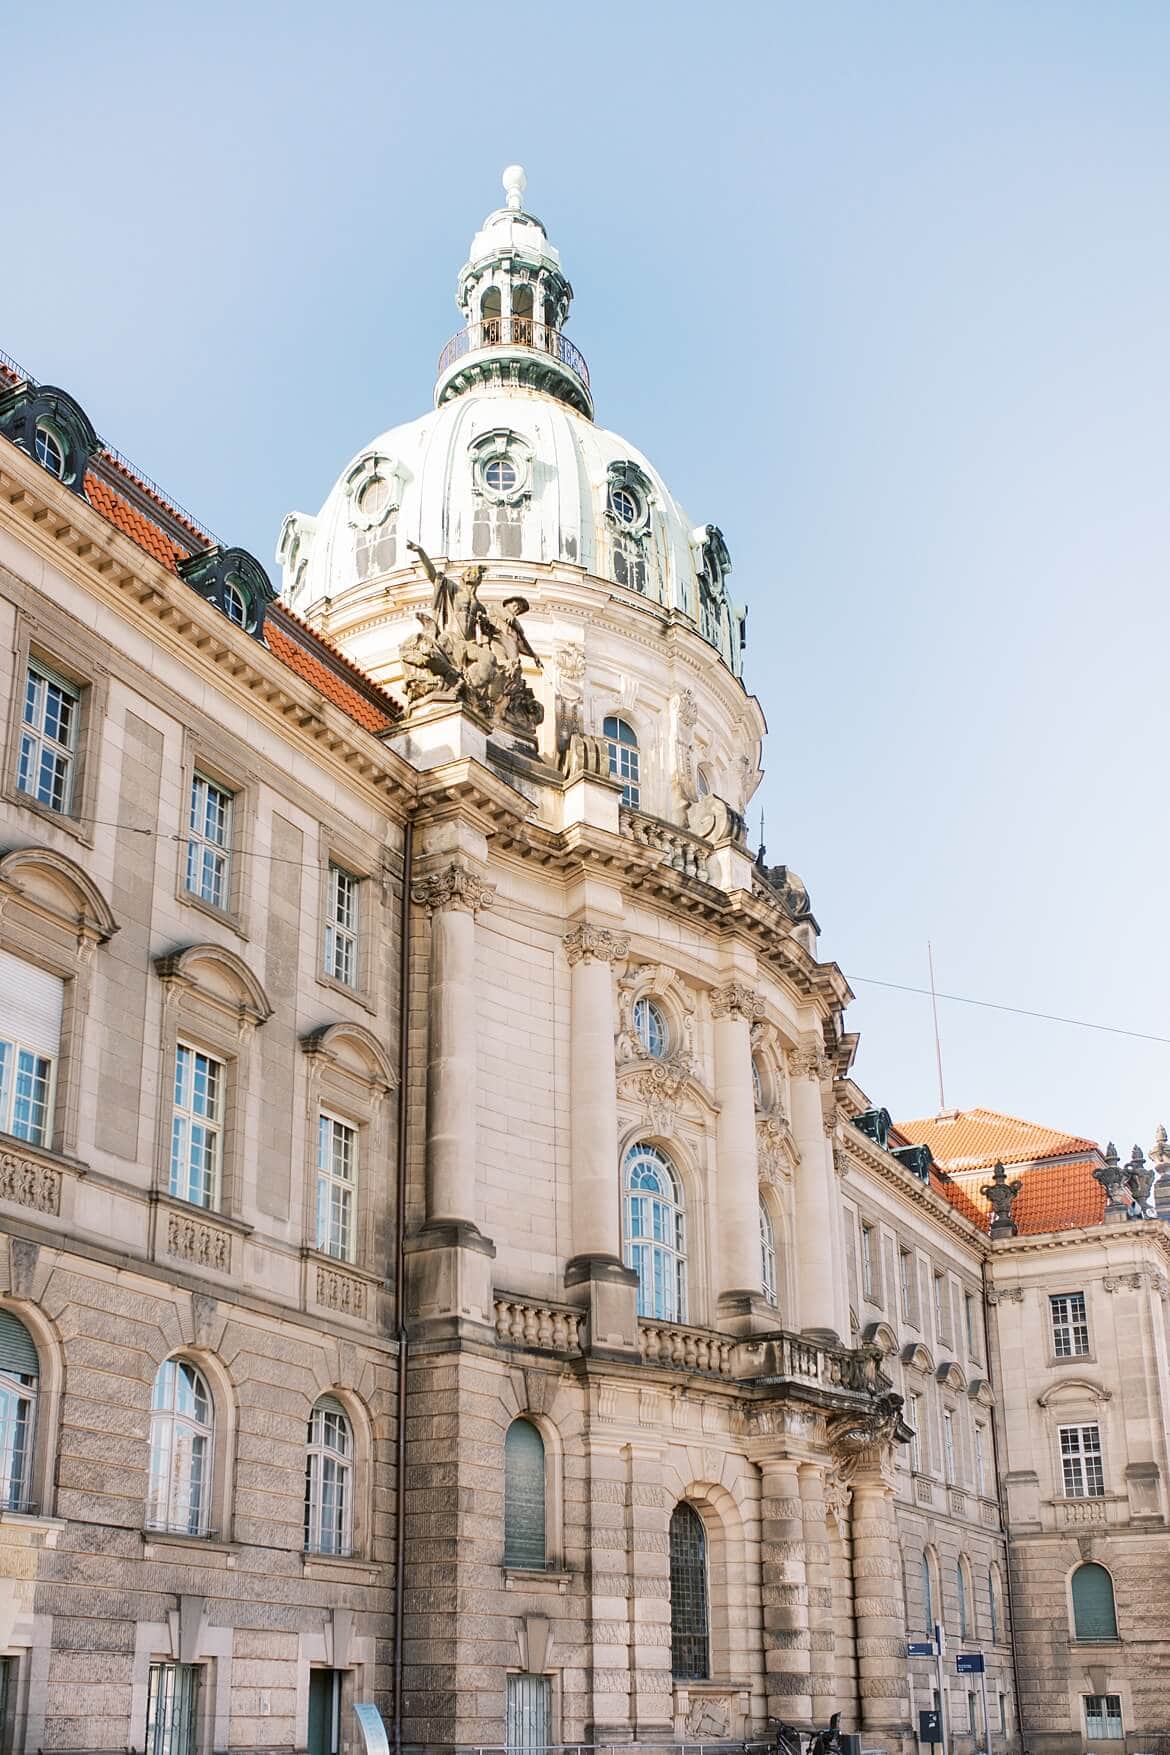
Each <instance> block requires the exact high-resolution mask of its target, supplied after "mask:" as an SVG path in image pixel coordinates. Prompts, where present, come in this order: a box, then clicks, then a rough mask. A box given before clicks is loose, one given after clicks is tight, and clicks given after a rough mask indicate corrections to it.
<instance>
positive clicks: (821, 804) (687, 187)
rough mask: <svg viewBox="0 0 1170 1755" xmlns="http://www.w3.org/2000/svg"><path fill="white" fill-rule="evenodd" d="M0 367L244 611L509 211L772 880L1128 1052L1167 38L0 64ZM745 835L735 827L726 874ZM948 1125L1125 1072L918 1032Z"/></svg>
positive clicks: (1088, 1090)
mask: <svg viewBox="0 0 1170 1755" xmlns="http://www.w3.org/2000/svg"><path fill="white" fill-rule="evenodd" d="M5 39H6V61H7V70H8V74H9V77H8V78H7V80H6V82H5V86H6V116H5V133H6V137H7V140H8V162H9V171H10V175H9V176H8V178H7V179H6V188H5V199H4V227H5V244H6V248H5V251H4V257H5V264H4V273H3V278H2V281H0V347H3V348H5V349H7V350H8V351H9V352H10V353H12V354H14V355H15V356H16V357H17V358H18V359H20V360H22V361H23V362H24V363H25V364H26V365H27V366H28V367H29V368H30V369H31V370H32V371H33V372H34V373H36V374H37V375H38V376H40V377H42V378H45V379H48V380H52V381H56V382H58V383H60V384H63V385H65V386H66V387H68V388H69V389H70V390H72V391H73V392H74V393H75V394H76V395H77V396H78V397H79V398H80V400H81V401H82V403H83V405H84V406H85V407H86V409H87V410H88V412H89V414H90V415H91V417H92V418H93V420H94V422H95V424H96V425H97V427H98V429H99V431H101V432H102V433H103V434H105V435H106V436H107V437H108V438H109V439H110V440H111V441H112V442H113V443H115V444H117V445H118V446H120V447H121V449H122V450H124V451H125V452H127V453H128V454H129V455H130V456H131V457H133V458H134V459H135V461H136V462H138V463H139V465H140V466H141V467H142V468H144V469H146V470H148V471H149V472H150V473H151V474H153V475H154V476H156V477H157V479H159V480H160V481H162V482H164V483H165V484H166V486H167V488H168V489H169V490H170V492H171V493H173V494H174V495H176V496H177V497H178V498H179V499H180V500H181V501H183V502H184V503H185V504H187V505H189V506H190V507H191V508H192V510H194V511H195V512H196V513H197V514H198V515H199V516H200V517H201V518H203V519H204V520H205V521H206V522H207V523H208V524H209V525H210V526H211V527H212V528H213V529H215V530H217V531H219V532H220V533H222V534H223V535H224V537H225V538H226V539H227V540H229V541H234V542H240V543H243V544H244V545H245V546H247V547H249V548H252V549H254V550H255V552H256V553H257V554H258V555H259V556H260V557H261V559H262V560H264V561H266V562H268V561H270V560H271V556H272V549H273V544H274V540H275V536H276V532H277V529H278V527H279V523H280V519H281V517H282V515H283V513H284V512H285V511H286V510H288V509H290V508H292V507H299V508H301V509H305V510H310V511H312V510H315V509H316V508H317V506H318V505H319V504H320V502H321V500H322V498H323V497H324V495H325V493H326V491H327V489H328V487H329V486H330V484H331V482H332V480H333V478H334V476H335V475H336V474H337V472H338V471H339V469H340V467H341V465H342V464H343V462H344V461H345V460H346V459H347V458H348V457H349V456H350V455H351V454H352V453H353V451H354V450H356V449H357V447H358V446H359V445H361V444H362V443H364V442H365V441H366V439H368V438H369V437H370V436H371V435H373V434H374V433H376V432H378V431H380V430H382V429H384V428H385V427H386V426H388V425H391V424H393V423H395V422H397V421H400V420H406V419H409V418H412V417H413V416H415V415H416V414H418V413H421V412H423V411H424V410H425V409H426V408H427V407H428V406H429V401H430V393H431V385H432V378H433V367H434V360H435V356H436V355H437V353H438V350H439V348H440V346H441V344H442V343H443V341H444V340H445V339H446V337H447V335H448V334H449V333H450V332H451V331H452V330H453V329H454V328H455V327H456V312H455V309H454V305H453V297H452V295H453V287H454V280H455V274H456V272H457V270H458V267H459V265H460V263H461V262H462V261H463V260H464V255H465V251H466V247H467V244H468V242H469V240H470V237H471V233H472V231H473V230H474V229H475V227H476V225H477V224H478V222H479V220H480V219H481V217H482V216H483V215H484V214H485V213H486V212H487V211H488V210H489V209H490V208H491V207H493V206H494V205H495V204H496V203H497V200H498V199H499V181H498V178H499V172H500V169H501V167H502V166H503V165H504V164H505V163H507V162H509V161H512V160H519V161H520V162H522V163H523V164H525V165H526V166H527V169H528V174H529V195H528V199H529V205H530V206H531V207H532V208H533V210H534V211H535V212H537V213H539V214H540V215H541V217H542V218H543V219H544V220H545V221H546V223H547V225H548V226H549V229H550V233H551V235H552V237H553V238H554V240H555V241H556V242H557V243H558V245H559V246H560V248H561V250H562V252H563V254H564V257H565V261H566V264H567V267H568V270H569V273H570V275H571V277H572V280H573V283H574V286H575V288H576V292H577V300H576V306H575V311H574V317H573V321H572V333H573V336H574V338H575V339H576V341H577V342H578V344H579V345H580V346H581V347H582V348H583V349H584V352H585V354H586V357H587V358H588V360H589V362H590V366H591V369H592V373H593V381H594V388H595V391H596V394H597V409H598V418H599V419H600V420H601V421H602V422H603V423H604V424H606V425H607V426H611V427H614V428H616V429H617V430H618V431H619V432H623V433H625V434H627V435H628V436H629V437H630V438H631V439H632V440H633V441H635V442H636V443H637V444H638V445H639V446H641V447H642V448H643V449H645V450H646V451H647V452H648V453H649V454H650V455H651V456H652V457H653V458H654V459H655V461H656V462H657V464H658V465H659V467H660V468H661V469H662V471H663V473H664V474H665V476H666V477H667V479H668V480H669V481H670V482H671V483H672V484H673V486H674V488H675V491H676V492H677V493H678V494H679V496H680V498H681V499H682V501H683V503H684V505H685V506H686V507H687V509H688V511H689V512H690V514H691V515H692V516H693V517H694V518H695V520H696V521H698V520H704V521H706V520H711V521H714V522H717V523H719V524H720V525H721V526H722V528H723V530H724V531H725V533H726V535H727V537H728V541H729V544H730V548H731V553H732V559H733V562H734V567H735V572H734V576H733V585H734V586H735V588H736V591H737V593H738V594H739V595H740V596H741V597H742V598H743V599H745V600H746V601H747V602H748V603H749V605H750V623H749V629H750V648H749V653H748V674H749V681H750V683H751V684H752V685H753V686H754V687H755V688H756V689H757V691H758V693H759V695H760V697H761V699H762V701H763V704H764V707H765V710H766V712H767V714H768V717H769V720H770V722H771V725H772V727H773V730H774V732H776V733H777V734H778V735H777V736H776V739H775V747H774V748H773V750H772V752H771V754H770V756H769V758H768V776H767V780H766V782H765V787H764V792H763V801H764V804H765V807H766V811H767V828H768V833H767V840H768V852H769V858H770V859H772V860H784V861H786V862H787V863H789V864H791V865H792V866H793V867H795V868H796V870H798V871H799V872H800V873H801V874H802V876H803V877H804V879H805V881H806V882H807V884H808V885H809V888H810V890H811V892H812V897H813V904H814V907H815V909H816V913H817V915H818V917H819V919H820V922H821V926H822V930H823V938H822V949H823V954H824V955H826V956H830V957H835V958H836V959H837V960H838V961H839V962H840V963H841V964H842V966H843V968H844V969H845V971H846V974H847V975H848V976H849V977H850V978H851V979H852V980H854V983H855V987H856V991H857V993H858V996H859V997H858V1000H857V1003H856V1005H855V1006H854V1007H853V1008H852V1009H851V1011H850V1014H849V1021H850V1024H851V1026H852V1027H854V1028H857V1029H860V1030H861V1031H862V1032H863V1042H862V1049H861V1054H860V1058H859V1061H858V1069H857V1070H858V1075H859V1077H860V1078H861V1080H862V1081H863V1082H864V1084H865V1085H866V1086H867V1088H868V1089H869V1091H870V1092H871V1094H872V1095H873V1096H874V1097H875V1098H876V1099H877V1100H878V1101H880V1102H882V1103H884V1104H886V1105H887V1106H888V1107H889V1108H890V1109H891V1110H892V1111H893V1112H894V1113H895V1115H902V1116H906V1115H914V1114H921V1113H929V1112H931V1111H933V1110H934V1108H935V1107H936V1106H937V1098H936V1091H935V1082H934V1055H933V1047H932V1041H931V1033H930V1023H929V1007H928V1004H927V1002H925V1001H923V1000H921V999H918V998H915V997H912V996H910V995H903V994H896V993H889V992H885V991H883V990H882V989H879V988H876V987H871V986H866V985H863V984H862V982H861V981H860V980H858V979H857V978H858V977H861V976H868V977H880V978H883V979H886V980H890V981H902V982H907V983H910V984H921V983H922V982H923V980H924V977H925V971H926V950H925V946H926V940H927V938H928V937H931V938H933V941H934V945H935V957H936V964H937V971H938V979H939V986H940V987H941V988H943V989H945V990H946V991H948V992H952V993H960V994H970V995H974V996H976V997H979V998H984V999H989V1000H1002V1001H1006V1002H1009V1003H1013V1004H1016V1005H1020V1006H1024V1007H1031V1008H1034V1009H1037V1010H1042V1011H1050V1012H1061V1013H1069V1014H1073V1015H1075V1016H1078V1017H1083V1018H1087V1019H1093V1020H1097V1021H1100V1022H1103V1023H1109V1024H1116V1025H1119V1026H1124V1027H1127V1028H1129V1029H1132V1030H1138V1031H1148V1032H1152V1033H1155V1034H1160V1035H1166V1036H1170V981H1168V979H1167V976H1168V970H1167V961H1168V939H1167V932H1166V921H1165V915H1166V889H1167V873H1168V870H1170V837H1168V833H1167V807H1166V796H1165V786H1164V774H1165V769H1166V748H1167V741H1166V713H1167V699H1168V685H1167V680H1166V674H1165V654H1166V635H1167V579H1168V561H1170V527H1168V526H1170V501H1168V496H1167V487H1166V478H1167V457H1168V454H1170V444H1168V437H1170V435H1168V432H1167V427H1168V424H1170V296H1168V295H1170V228H1168V227H1167V223H1166V220H1167V214H1168V213H1170V104H1168V102H1167V89H1168V75H1170V10H1168V9H1167V8H1166V7H1165V6H1164V5H1149V6H1142V5H1137V4H1117V5H1111V6H1103V5H1089V4H1086V3H1083V0H1082V3H1069V0H1066V3H1064V4H1060V5H1052V4H1044V3H1032V4H1029V5H1027V6H1021V5H1019V4H1015V3H1013V4H997V3H993V0H983V3H982V4H980V5H979V6H969V7H960V6H956V5H939V4H937V3H935V0H932V3H930V4H909V3H900V0H892V3H890V4H883V5H880V6H879V5H873V4H843V3H842V4H835V5H832V6H811V5H807V4H799V5H796V4H774V3H773V4H737V5H731V6H725V7H714V8H713V7H711V6H710V5H706V4H703V5H699V4H690V3H689V0H688V3H683V0H674V3H673V4H671V5H669V6H667V5H665V4H654V5H646V4H642V5H634V4H626V5H622V4H612V3H601V4H598V3H594V4H592V5H590V6H588V7H574V8H562V9H559V10H558V9H556V8H553V9H549V8H547V7H544V8H539V7H529V8H527V9H525V8H520V9H517V8H514V7H513V8H501V7H498V6H497V7H485V6H483V5H482V4H481V5H474V6H473V5H469V4H462V3H459V4H450V3H449V4H432V5H431V6H430V7H429V8H424V7H418V6H411V7H406V6H403V5H386V4H385V3H384V0H383V3H382V4H379V5H372V4H369V3H368V0H352V3H349V4H347V5H346V6H345V7H330V8H327V7H325V6H323V5H316V6H310V5H305V4H300V3H298V0H290V3H289V4H285V5H282V6H275V5H273V6H259V5H248V4H247V3H241V4H232V5H227V4H222V3H216V0H202V4H200V5H199V6H198V7H186V8H174V9H168V8H159V7H158V6H156V5H151V6H130V5H119V4H117V0H113V3H112V4H110V5H106V6H103V7H93V6H90V5H86V6H81V5H79V4H76V3H74V0H64V3H63V4H60V5H57V6H56V7H54V8H53V9H52V10H51V11H46V10H45V9H44V8H36V7H30V6H26V7H22V8H19V9H15V10H14V11H13V13H12V15H11V16H10V17H9V18H7V19H6V21H5ZM753 826H754V825H753ZM941 1018H942V1030H943V1039H944V1052H945V1061H946V1080H947V1100H948V1102H949V1103H952V1104H956V1105H961V1106H968V1105H974V1104H986V1105H988V1106H990V1107H993V1108H999V1109H1005V1110H1008V1111H1013V1112H1015V1113H1018V1114H1021V1115H1026V1116H1029V1117H1033V1118H1035V1119H1037V1120H1041V1121H1045V1122H1049V1123H1053V1124H1056V1125H1061V1126H1067V1127H1069V1128H1073V1129H1076V1130H1084V1131H1087V1132H1088V1133H1090V1134H1092V1135H1093V1136H1095V1137H1099V1138H1102V1139H1104V1138H1105V1137H1107V1136H1109V1135H1115V1136H1116V1137H1117V1139H1118V1143H1119V1144H1120V1145H1121V1146H1122V1148H1123V1149H1128V1147H1129V1145H1130V1144H1131V1143H1132V1141H1133V1140H1134V1138H1137V1139H1139V1140H1140V1142H1141V1143H1142V1144H1143V1146H1148V1144H1149V1141H1150V1139H1151V1137H1152V1134H1153V1128H1154V1125H1155V1123H1156V1122H1158V1121H1159V1120H1161V1119H1165V1120H1167V1121H1170V1082H1168V1077H1167V1075H1168V1072H1170V1048H1168V1047H1167V1046H1165V1045H1159V1044H1155V1043H1143V1042H1139V1041H1130V1040H1126V1039H1125V1038H1123V1037H1116V1036H1107V1035H1098V1034H1095V1033H1092V1032H1089V1031H1085V1030H1077V1029H1071V1028H1067V1027H1064V1026H1060V1025H1056V1024H1044V1023H1040V1022H1032V1021H1029V1020H1026V1019H1023V1018H1012V1017H1009V1016H1006V1015H1003V1014H999V1013H995V1012H981V1011H974V1010H968V1009H966V1008H963V1007H960V1006H955V1005H949V1004H944V1005H943V1006H942V1007H941Z"/></svg>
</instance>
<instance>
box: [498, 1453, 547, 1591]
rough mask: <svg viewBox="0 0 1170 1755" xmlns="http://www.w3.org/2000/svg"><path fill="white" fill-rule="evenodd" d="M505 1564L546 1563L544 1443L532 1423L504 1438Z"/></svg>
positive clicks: (538, 1564)
mask: <svg viewBox="0 0 1170 1755" xmlns="http://www.w3.org/2000/svg"><path fill="white" fill-rule="evenodd" d="M504 1564H505V1566H543V1565H544V1564H545V1523H544V1440H543V1439H542V1438H541V1436H540V1433H539V1432H538V1431H537V1429H536V1427H535V1426H534V1425H533V1424H532V1422H531V1420H513V1422H512V1424H511V1425H510V1426H509V1427H508V1432H507V1436H506V1438H505V1439H504Z"/></svg>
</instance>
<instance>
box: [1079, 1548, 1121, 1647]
mask: <svg viewBox="0 0 1170 1755" xmlns="http://www.w3.org/2000/svg"><path fill="white" fill-rule="evenodd" d="M1072 1601H1073V1632H1074V1635H1075V1637H1076V1638H1077V1639H1116V1638H1117V1611H1116V1608H1115V1605H1114V1600H1113V1580H1112V1579H1111V1578H1110V1576H1109V1574H1108V1572H1107V1571H1106V1570H1105V1568H1104V1566H1098V1565H1095V1564H1093V1563H1092V1562H1088V1563H1086V1564H1085V1565H1084V1566H1078V1567H1077V1569H1076V1571H1075V1572H1074V1573H1073V1575H1072Z"/></svg>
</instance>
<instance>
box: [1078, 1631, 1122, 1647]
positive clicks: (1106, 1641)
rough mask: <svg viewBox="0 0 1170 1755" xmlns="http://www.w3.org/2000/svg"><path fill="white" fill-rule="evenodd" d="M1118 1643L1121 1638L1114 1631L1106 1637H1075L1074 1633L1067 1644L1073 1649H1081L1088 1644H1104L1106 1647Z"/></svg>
mask: <svg viewBox="0 0 1170 1755" xmlns="http://www.w3.org/2000/svg"><path fill="white" fill-rule="evenodd" d="M1120 1644H1121V1640H1120V1639H1119V1638H1118V1636H1117V1634H1116V1633H1114V1634H1112V1635H1111V1636H1110V1637H1109V1638H1108V1639H1077V1638H1076V1636H1075V1635H1074V1636H1073V1637H1072V1638H1071V1639H1070V1640H1069V1645H1070V1646H1071V1647H1072V1648H1073V1650H1074V1651H1083V1650H1084V1649H1085V1647H1086V1646H1089V1645H1104V1646H1106V1647H1109V1648H1112V1647H1114V1646H1118V1645H1120Z"/></svg>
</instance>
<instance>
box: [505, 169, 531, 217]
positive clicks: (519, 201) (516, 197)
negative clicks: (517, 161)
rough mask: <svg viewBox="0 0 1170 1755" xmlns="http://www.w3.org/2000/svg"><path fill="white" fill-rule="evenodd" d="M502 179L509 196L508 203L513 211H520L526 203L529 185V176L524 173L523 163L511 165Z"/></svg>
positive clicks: (506, 193)
mask: <svg viewBox="0 0 1170 1755" xmlns="http://www.w3.org/2000/svg"><path fill="white" fill-rule="evenodd" d="M500 181H501V182H502V183H503V185H504V194H505V196H506V197H507V201H506V205H507V206H508V207H509V208H510V209H511V211H512V212H513V213H519V211H520V209H521V207H522V206H523V205H524V191H525V189H527V187H528V178H527V177H526V176H525V175H524V166H523V165H509V166H508V167H507V169H506V170H505V172H504V174H503V176H502V177H501V178H500Z"/></svg>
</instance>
